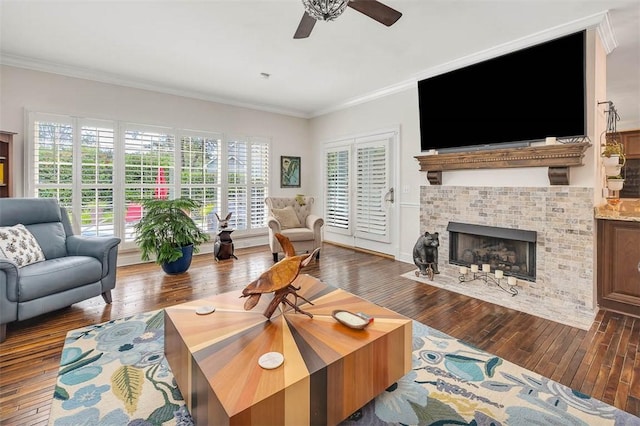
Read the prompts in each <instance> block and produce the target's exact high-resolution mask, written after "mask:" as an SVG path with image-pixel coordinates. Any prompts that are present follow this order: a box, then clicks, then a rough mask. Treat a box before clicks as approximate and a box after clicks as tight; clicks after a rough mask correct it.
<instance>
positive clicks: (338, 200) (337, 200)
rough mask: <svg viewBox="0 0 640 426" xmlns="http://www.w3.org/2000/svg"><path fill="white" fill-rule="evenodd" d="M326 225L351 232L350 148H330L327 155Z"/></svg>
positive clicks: (338, 230)
mask: <svg viewBox="0 0 640 426" xmlns="http://www.w3.org/2000/svg"><path fill="white" fill-rule="evenodd" d="M325 160H326V162H325V173H326V176H325V182H326V190H325V200H326V201H325V213H324V220H325V226H328V227H331V228H335V230H336V231H337V232H343V233H346V232H349V229H350V228H349V226H350V224H349V212H350V209H349V148H344V147H343V148H335V149H331V150H328V151H327V152H326V157H325Z"/></svg>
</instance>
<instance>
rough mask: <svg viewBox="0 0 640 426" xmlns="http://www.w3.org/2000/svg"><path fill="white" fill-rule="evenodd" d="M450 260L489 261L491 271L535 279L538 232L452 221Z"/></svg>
mask: <svg viewBox="0 0 640 426" xmlns="http://www.w3.org/2000/svg"><path fill="white" fill-rule="evenodd" d="M447 231H449V263H450V264H452V265H459V266H471V265H478V266H479V267H482V265H485V264H489V265H491V271H495V270H501V271H503V272H504V275H505V276H513V277H516V278H520V279H523V280H526V281H535V279H536V238H537V233H536V232H535V231H525V230H521V229H509V228H499V227H494V226H484V225H473V224H468V223H457V222H449V225H448V226H447Z"/></svg>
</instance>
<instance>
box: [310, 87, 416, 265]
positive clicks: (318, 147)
mask: <svg viewBox="0 0 640 426" xmlns="http://www.w3.org/2000/svg"><path fill="white" fill-rule="evenodd" d="M394 127H399V128H400V138H399V139H400V147H399V148H400V149H399V150H398V152H399V154H398V155H399V161H400V168H399V181H398V185H397V188H395V189H396V198H395V199H396V203H397V204H398V207H399V211H398V214H399V222H400V229H399V231H398V235H397V236H392V238H396V241H397V242H398V245H399V250H398V251H399V259H401V260H404V261H407V262H413V260H412V255H411V252H412V250H413V245H414V244H415V240H416V238H417V235H419V233H420V230H419V228H420V205H419V199H420V186H421V185H424V184H425V183H426V182H427V181H426V177H425V174H423V173H420V172H419V166H418V161H417V160H416V159H415V158H414V157H415V156H416V155H420V122H419V117H418V91H417V86H416V87H414V88H412V89H409V90H405V91H402V92H399V93H395V94H393V95H389V96H386V97H384V98H381V99H378V100H375V101H371V102H367V103H365V104H361V105H357V106H354V107H351V108H348V109H344V110H341V111H337V112H333V113H330V114H326V115H323V116H320V117H316V118H313V119H311V127H310V129H311V140H312V142H313V147H312V148H313V158H314V159H315V160H314V161H315V162H316V163H317V165H316V168H317V169H318V170H322V159H323V147H324V144H325V143H327V142H330V141H333V140H337V139H341V138H343V137H349V136H352V135H358V134H364V133H371V132H373V131H377V130H382V129H389V128H394ZM321 184H322V180H321V179H317V181H316V182H315V186H316V188H317V189H316V190H315V191H316V193H317V194H320V195H322V194H323V192H322V187H321ZM321 202H322V200H321ZM319 207H320V208H321V209H320V211H323V209H324V204H322V205H321V206H319Z"/></svg>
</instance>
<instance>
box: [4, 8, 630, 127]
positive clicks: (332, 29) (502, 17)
mask: <svg viewBox="0 0 640 426" xmlns="http://www.w3.org/2000/svg"><path fill="white" fill-rule="evenodd" d="M383 3H385V4H387V5H389V6H391V7H393V8H395V9H397V10H399V11H400V12H402V13H403V16H402V18H400V20H399V21H398V22H397V23H396V24H395V25H393V26H392V27H389V28H387V27H385V26H383V25H382V24H379V23H378V22H376V21H374V20H372V19H370V18H368V17H366V16H364V15H362V14H360V13H358V12H357V11H355V10H354V9H351V8H347V10H346V11H345V13H344V14H343V15H342V16H341V17H339V18H338V19H337V20H336V21H334V22H318V23H317V24H316V26H315V28H314V30H313V32H312V34H311V36H310V37H309V38H308V39H302V40H294V39H293V34H294V32H295V30H296V28H297V25H298V22H299V20H300V18H301V17H302V14H303V6H302V2H301V1H300V0H262V1H255V0H254V1H249V0H224V1H223V0H218V1H216V0H208V1H193V0H173V1H122V0H119V1H118V0H83V1H79V0H78V1H73V0H40V1H35V0H0V5H1V6H0V7H1V8H0V24H1V26H0V61H1V62H2V63H4V64H7V65H14V66H20V67H27V68H32V69H38V70H43V71H50V72H56V73H61V74H65V75H71V76H77V77H83V78H89V79H95V80H99V81H105V82H110V83H116V84H122V85H127V86H133V87H139V88H148V89H151V90H159V91H163V92H168V93H175V94H180V95H185V96H192V97H196V98H202V99H209V100H213V101H218V102H224V103H229V104H233V105H242V106H248V107H253V108H259V109H264V110H269V111H275V112H281V113H284V114H290V115H295V116H301V117H313V116H317V115H320V114H323V113H325V112H328V111H332V110H337V109H340V108H342V107H345V106H348V105H353V104H356V103H358V102H362V101H364V100H367V99H373V98H375V97H376V96H380V95H383V94H385V93H392V92H394V91H398V90H403V89H406V88H407V87H410V86H412V85H415V81H416V80H419V79H422V78H425V77H427V76H429V75H434V74H437V73H439V72H442V71H444V70H448V69H451V68H453V67H458V66H461V65H466V64H468V63H471V62H475V61H477V60H480V59H485V58H487V57H490V56H495V55H497V54H500V53H505V52H506V51H509V50H513V49H515V48H521V47H525V46H527V45H530V44H533V43H537V42H540V41H543V40H546V39H550V38H554V37H557V36H560V35H563V34H568V33H570V32H573V31H577V30H579V29H582V28H585V26H589V27H593V26H595V25H596V24H597V23H598V22H602V19H603V18H604V19H605V20H604V25H603V26H602V27H601V28H605V29H607V28H610V30H611V31H609V37H608V43H609V45H610V47H615V49H613V51H612V52H611V53H610V55H609V56H608V60H607V61H608V77H607V80H608V82H607V84H608V94H607V97H608V98H609V99H608V100H611V101H613V102H614V103H615V105H616V107H617V109H618V112H619V114H620V116H621V121H620V123H618V128H619V129H621V130H624V129H625V127H626V128H638V127H640V1H638V0H634V1H629V0H626V1H620V0H618V1H614V0H606V1H605V0H602V1H601V0H586V1H585V0H583V1H578V0H553V1H550V0H499V1H487V0H467V1H457V0H383ZM607 11H608V13H607ZM607 19H608V21H607ZM607 24H609V25H607ZM540 65H541V66H554V64H540ZM558 65H559V64H558ZM260 73H269V74H270V75H271V77H270V78H269V79H264V78H262V77H261V76H260Z"/></svg>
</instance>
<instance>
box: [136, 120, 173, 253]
mask: <svg viewBox="0 0 640 426" xmlns="http://www.w3.org/2000/svg"><path fill="white" fill-rule="evenodd" d="M175 149H176V146H175V136H174V135H173V133H172V132H171V130H170V129H163V128H155V127H145V126H139V125H133V124H127V125H126V128H125V130H124V203H125V233H124V242H132V241H134V240H135V234H134V230H133V227H134V225H135V224H136V222H137V221H138V220H140V217H141V216H140V214H141V213H142V214H143V215H144V211H141V208H140V202H139V200H141V199H147V198H169V199H170V198H175V182H174V172H175V168H176V166H175Z"/></svg>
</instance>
